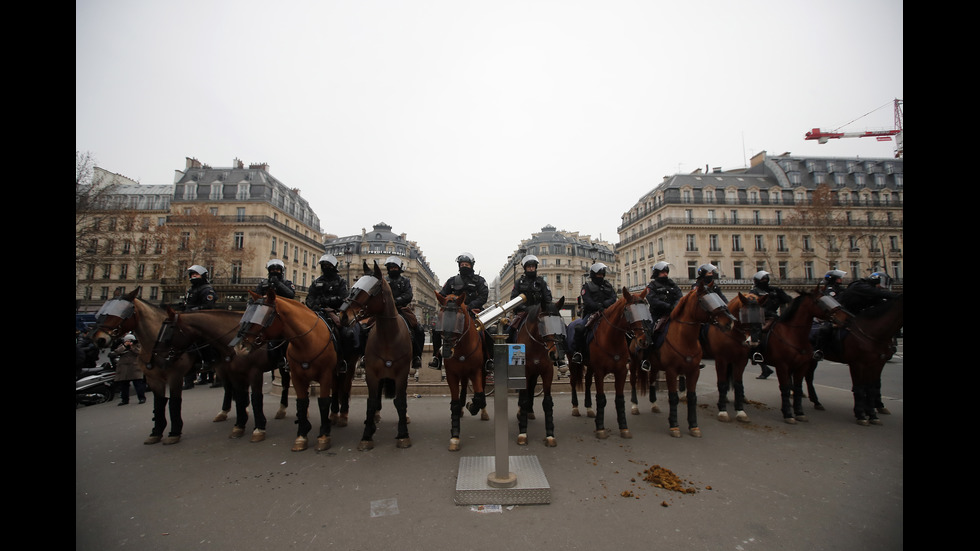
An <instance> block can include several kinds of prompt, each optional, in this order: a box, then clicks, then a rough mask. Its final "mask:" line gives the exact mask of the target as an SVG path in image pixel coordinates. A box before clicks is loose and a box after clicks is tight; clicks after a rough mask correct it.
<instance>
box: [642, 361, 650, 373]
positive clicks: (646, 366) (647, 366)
mask: <svg viewBox="0 0 980 551" xmlns="http://www.w3.org/2000/svg"><path fill="white" fill-rule="evenodd" d="M640 369H642V370H643V371H646V372H647V373H649V372H650V362H648V361H646V360H643V362H641V363H640Z"/></svg>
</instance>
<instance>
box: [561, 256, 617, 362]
mask: <svg viewBox="0 0 980 551" xmlns="http://www.w3.org/2000/svg"><path fill="white" fill-rule="evenodd" d="M607 269H608V266H606V265H605V264H603V263H602V262H596V263H595V264H593V265H592V267H590V268H589V281H586V282H585V284H583V285H582V318H581V320H584V321H580V320H576V321H575V322H572V324H573V325H575V329H574V333H573V335H574V336H573V338H572V350H573V351H574V354H572V361H573V362H576V363H582V362H583V361H585V358H584V356H587V355H588V347H586V346H585V333H586V328H587V327H588V326H590V325H591V324H592V318H593V317H594V316H595V314H598V313H599V312H602V311H603V310H605V309H606V308H608V307H610V306H612V305H613V303H615V302H616V300H618V298H619V296H618V295H617V294H616V290H615V289H613V286H612V284H611V283H609V282H608V281H606V270H607Z"/></svg>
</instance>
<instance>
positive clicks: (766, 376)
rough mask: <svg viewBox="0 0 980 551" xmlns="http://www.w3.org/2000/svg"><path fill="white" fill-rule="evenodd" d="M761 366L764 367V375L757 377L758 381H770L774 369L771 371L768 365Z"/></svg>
mask: <svg viewBox="0 0 980 551" xmlns="http://www.w3.org/2000/svg"><path fill="white" fill-rule="evenodd" d="M761 365H762V375H759V376H758V377H756V379H768V378H769V376H770V375H772V369H770V368H769V366H768V365H766V364H761Z"/></svg>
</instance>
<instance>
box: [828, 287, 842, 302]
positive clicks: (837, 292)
mask: <svg viewBox="0 0 980 551" xmlns="http://www.w3.org/2000/svg"><path fill="white" fill-rule="evenodd" d="M843 294H844V287H843V286H841V285H827V286H826V287H824V289H823V296H825V297H834V298H835V299H837V302H840V299H841V296H842V295H843Z"/></svg>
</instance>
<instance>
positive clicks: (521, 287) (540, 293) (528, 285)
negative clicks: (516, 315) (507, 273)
mask: <svg viewBox="0 0 980 551" xmlns="http://www.w3.org/2000/svg"><path fill="white" fill-rule="evenodd" d="M521 294H523V295H524V296H525V297H526V299H525V300H524V302H523V303H521V304H520V305H519V306H517V308H515V310H516V311H518V312H521V311H524V310H527V307H528V306H531V305H532V304H547V303H549V302H552V299H551V289H549V288H548V282H547V281H545V280H544V278H542V277H538V276H537V275H535V276H534V277H531V276H528V274H527V273H526V272H525V273H524V275H522V276H521V278H520V279H519V280H517V283H516V284H515V285H514V290H512V291H511V292H510V298H512V299H513V298H517V297H518V296H519V295H521Z"/></svg>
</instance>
